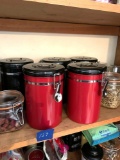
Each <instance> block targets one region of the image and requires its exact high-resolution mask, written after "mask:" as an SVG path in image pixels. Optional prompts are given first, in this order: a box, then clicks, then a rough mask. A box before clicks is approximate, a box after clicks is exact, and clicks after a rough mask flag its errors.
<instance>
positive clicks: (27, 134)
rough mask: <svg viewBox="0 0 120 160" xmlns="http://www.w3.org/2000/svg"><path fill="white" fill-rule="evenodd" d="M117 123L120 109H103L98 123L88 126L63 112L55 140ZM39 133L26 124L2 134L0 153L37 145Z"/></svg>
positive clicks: (119, 118)
mask: <svg viewBox="0 0 120 160" xmlns="http://www.w3.org/2000/svg"><path fill="white" fill-rule="evenodd" d="M117 121H120V107H118V108H117V109H106V108H103V107H101V114H100V118H99V120H98V121H97V122H96V123H92V124H87V125H84V124H78V123H75V122H73V121H71V120H70V119H69V118H68V117H67V115H66V113H65V112H63V119H62V122H61V123H60V124H59V125H58V126H57V127H56V128H55V131H54V138H56V137H61V136H64V135H68V134H72V133H76V132H79V131H82V130H87V129H90V128H94V127H97V126H101V125H104V124H109V123H112V122H117ZM37 132H38V130H35V129H33V128H31V127H29V125H28V124H25V126H24V127H23V129H21V130H19V131H16V132H11V133H5V134H0V153H1V152H5V151H8V150H12V149H16V148H21V147H24V146H28V145H31V144H35V143H37V141H36V133H37Z"/></svg>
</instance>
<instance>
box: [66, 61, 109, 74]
mask: <svg viewBox="0 0 120 160" xmlns="http://www.w3.org/2000/svg"><path fill="white" fill-rule="evenodd" d="M67 69H68V71H71V72H74V73H79V74H86V75H88V74H90V75H96V74H101V73H102V72H104V71H106V69H107V66H106V65H105V64H103V63H102V64H100V63H92V62H76V63H70V64H68V66H67Z"/></svg>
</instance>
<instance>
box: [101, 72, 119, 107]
mask: <svg viewBox="0 0 120 160" xmlns="http://www.w3.org/2000/svg"><path fill="white" fill-rule="evenodd" d="M105 81H106V87H105V89H104V91H103V96H102V106H103V107H107V108H117V107H118V106H119V105H120V73H115V72H106V73H105Z"/></svg>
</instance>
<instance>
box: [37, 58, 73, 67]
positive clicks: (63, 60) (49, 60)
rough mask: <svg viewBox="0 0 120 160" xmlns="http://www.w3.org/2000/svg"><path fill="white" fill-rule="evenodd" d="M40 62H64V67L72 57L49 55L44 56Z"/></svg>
mask: <svg viewBox="0 0 120 160" xmlns="http://www.w3.org/2000/svg"><path fill="white" fill-rule="evenodd" d="M39 62H45V63H57V64H62V65H63V66H64V67H67V65H68V63H70V62H71V59H70V58H63V57H48V58H43V59H41V61H39Z"/></svg>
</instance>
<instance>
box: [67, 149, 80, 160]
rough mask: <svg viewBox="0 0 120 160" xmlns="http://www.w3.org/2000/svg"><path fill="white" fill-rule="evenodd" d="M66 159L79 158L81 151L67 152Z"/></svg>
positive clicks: (77, 159) (75, 159)
mask: <svg viewBox="0 0 120 160" xmlns="http://www.w3.org/2000/svg"><path fill="white" fill-rule="evenodd" d="M68 160H81V151H80V150H77V151H74V152H68Z"/></svg>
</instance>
